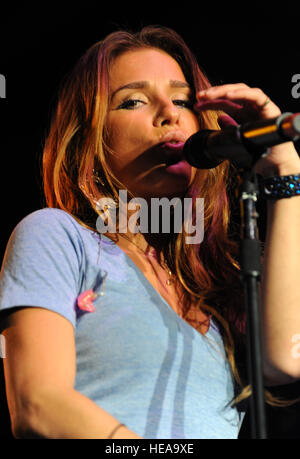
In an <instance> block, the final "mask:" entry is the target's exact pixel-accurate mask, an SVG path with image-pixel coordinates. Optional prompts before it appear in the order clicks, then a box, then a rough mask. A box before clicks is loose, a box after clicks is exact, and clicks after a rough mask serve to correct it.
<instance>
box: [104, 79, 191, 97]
mask: <svg viewBox="0 0 300 459" xmlns="http://www.w3.org/2000/svg"><path fill="white" fill-rule="evenodd" d="M169 85H170V87H171V88H188V89H190V85H189V84H188V83H186V82H185V81H180V80H170V81H169ZM149 86H150V83H149V81H133V82H132V83H127V84H124V86H120V87H119V88H118V89H116V90H115V91H114V92H113V93H112V95H111V99H113V97H114V96H115V95H116V93H117V92H119V91H122V90H123V89H146V88H149Z"/></svg>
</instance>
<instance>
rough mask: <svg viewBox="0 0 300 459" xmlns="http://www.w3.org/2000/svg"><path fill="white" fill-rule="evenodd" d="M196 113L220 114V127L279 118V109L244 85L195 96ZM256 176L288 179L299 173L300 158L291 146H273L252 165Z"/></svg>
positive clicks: (286, 143) (288, 143)
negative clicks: (213, 111) (212, 112)
mask: <svg viewBox="0 0 300 459" xmlns="http://www.w3.org/2000/svg"><path fill="white" fill-rule="evenodd" d="M196 98H197V103H196V104H195V110H197V111H198V112H201V111H202V110H222V111H224V112H225V114H224V115H221V116H220V117H219V119H218V121H219V124H220V127H221V128H226V127H228V126H232V125H236V124H237V123H238V124H243V123H246V122H249V121H256V120H264V119H271V118H275V117H277V116H279V115H280V114H281V111H280V108H279V107H278V106H277V105H276V104H275V103H274V102H273V101H271V100H270V99H269V98H268V96H267V95H266V94H265V93H264V92H263V91H262V90H261V89H259V88H250V87H249V86H247V85H246V84H244V83H237V84H225V85H221V86H214V87H211V88H209V89H206V90H204V91H200V92H199V93H198V94H197V95H196ZM255 172H256V173H258V174H261V175H263V176H272V175H288V174H295V173H298V172H300V158H299V155H298V153H297V151H296V149H295V147H294V144H293V142H285V143H283V144H280V145H276V146H274V147H272V148H270V150H269V154H268V156H267V157H264V158H261V159H260V160H259V161H257V163H256V165H255Z"/></svg>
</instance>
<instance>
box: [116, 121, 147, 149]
mask: <svg viewBox="0 0 300 459" xmlns="http://www.w3.org/2000/svg"><path fill="white" fill-rule="evenodd" d="M140 124H141V121H140V120H139V119H137V120H136V119H131V118H130V117H128V116H127V117H126V118H125V117H124V119H123V117H122V116H120V117H118V119H117V120H116V119H113V120H110V122H109V123H108V124H107V130H108V145H109V147H110V148H111V149H113V150H114V151H115V153H116V154H121V153H122V155H124V154H126V153H129V152H130V151H132V150H134V149H135V148H136V147H137V146H138V145H139V144H140V143H141V141H142V133H143V132H144V127H143V126H140Z"/></svg>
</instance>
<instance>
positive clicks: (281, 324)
mask: <svg viewBox="0 0 300 459" xmlns="http://www.w3.org/2000/svg"><path fill="white" fill-rule="evenodd" d="M280 113H281V112H280V109H279V108H278V107H277V106H276V105H275V104H274V103H273V102H272V101H271V100H270V99H269V98H268V97H267V95H266V94H264V92H263V91H262V90H260V89H258V88H251V87H249V86H247V85H246V84H243V83H239V84H225V85H222V86H215V87H211V84H210V83H209V81H208V80H207V78H206V76H205V75H204V74H203V72H202V71H201V70H200V68H199V66H198V64H197V62H196V59H195V57H194V56H193V54H192V52H191V51H190V50H189V49H188V47H187V46H186V44H185V43H184V41H183V40H182V39H181V38H180V37H179V36H178V35H177V34H176V33H175V32H174V31H172V30H170V29H167V28H164V27H146V28H144V29H143V30H141V31H140V32H139V33H136V34H131V33H129V32H125V31H119V32H114V33H112V34H110V35H109V36H108V37H106V38H105V39H104V40H103V41H101V42H98V43H96V44H95V45H93V46H92V47H91V48H90V49H89V50H88V51H87V52H86V53H85V54H84V55H83V57H82V58H81V59H80V60H79V61H78V63H77V65H76V66H75V68H74V70H73V71H72V72H71V73H70V75H69V76H68V78H66V80H65V81H64V83H63V85H62V87H61V90H60V92H59V97H58V101H57V107H56V109H55V111H54V113H53V118H52V122H51V126H50V129H49V133H48V136H47V138H46V141H45V146H44V152H43V181H44V192H45V197H46V203H47V207H45V208H43V209H40V210H37V211H35V212H33V213H31V214H30V215H28V216H26V217H25V218H24V219H23V220H22V221H21V222H20V223H19V224H18V225H17V226H16V228H15V229H14V231H13V233H12V235H11V237H10V240H9V242H8V245H7V249H6V253H5V257H4V261H3V265H2V271H1V287H0V307H1V333H2V334H3V335H4V337H5V341H6V358H5V359H4V360H3V362H4V370H5V381H6V390H7V399H8V406H9V411H10V416H11V422H12V429H13V434H14V436H15V437H17V438H40V437H42V438H98V439H105V438H115V439H116V438H122V439H126V438H132V439H135V438H136V439H137V438H162V439H172V438H173V439H176V438H186V439H188V438H189V439H193V438H195V439H200V438H207V439H208V438H237V437H238V434H239V429H240V425H241V422H242V419H243V411H242V410H241V408H240V407H239V405H238V404H237V403H235V402H237V401H239V400H242V399H244V398H247V396H248V395H249V386H248V382H247V379H246V378H245V376H244V372H243V367H244V366H245V362H244V357H243V356H244V347H245V340H244V335H245V326H244V323H245V304H244V296H243V286H242V285H241V281H240V268H239V260H238V250H237V249H238V247H237V244H236V242H235V241H234V240H233V238H232V237H230V231H229V224H230V221H231V213H230V210H231V199H230V196H231V188H232V185H231V178H232V174H233V168H232V167H231V166H230V164H229V162H228V161H224V162H223V163H221V164H220V165H219V166H218V167H216V168H214V169H209V170H200V169H195V168H194V167H192V166H191V165H190V164H189V163H188V162H187V161H185V160H184V157H183V146H184V143H185V141H186V140H187V139H188V138H189V137H190V136H191V135H192V134H194V133H195V132H197V131H199V130H201V129H204V128H207V129H220V127H221V128H223V127H225V126H227V125H228V124H230V123H232V122H233V120H232V118H233V119H234V120H235V121H236V122H238V123H243V122H246V121H253V120H264V119H268V118H274V117H276V116H279V115H280ZM231 117H232V118H231ZM255 171H256V172H257V173H259V174H260V175H261V176H262V177H263V180H265V179H268V180H271V181H272V180H273V179H272V178H271V177H279V179H278V180H279V181H281V180H283V179H282V177H283V176H288V175H292V176H293V177H292V179H291V180H293V183H296V184H299V176H297V174H299V173H300V159H299V156H298V154H297V151H296V150H295V148H294V145H293V143H292V142H286V143H284V144H281V145H279V146H275V147H273V148H272V149H271V151H270V153H269V155H268V156H267V157H265V158H263V159H260V160H259V161H258V162H257V163H256V164H255ZM296 188H297V186H296ZM296 188H295V189H296ZM298 188H299V187H298ZM298 188H297V189H298ZM121 191H122V192H123V195H122V196H127V198H125V201H124V200H123V202H122V203H121V202H120V199H119V197H120V192H121ZM125 192H126V194H125ZM271 197H273V196H271ZM278 197H279V198H282V199H274V198H273V199H269V200H268V221H267V234H266V241H265V250H264V258H263V266H262V280H261V317H262V343H263V362H264V368H263V370H264V378H265V384H266V386H272V385H278V384H287V383H290V382H294V381H295V380H297V379H299V378H300V363H299V359H298V360H297V358H296V356H295V353H293V352H292V348H293V346H294V344H293V336H295V335H297V334H299V333H300V314H299V303H300V283H299V279H298V273H299V260H300V233H299V227H300V198H299V197H297V193H296V192H292V195H291V196H290V197H288V198H284V197H283V196H281V195H280V196H278ZM163 198H165V201H164V202H168V203H169V202H171V200H173V199H174V198H175V199H177V201H176V202H177V205H181V204H184V203H186V202H188V203H191V213H190V214H188V216H186V214H184V212H181V213H178V212H177V213H176V212H175V207H174V209H173V211H172V210H171V211H170V219H171V222H170V226H169V229H168V230H167V231H166V230H165V229H164V228H163V224H162V217H163V215H162V213H160V214H159V216H157V214H155V215H154V214H153V213H152V212H151V211H150V209H151V205H152V204H153V202H157V201H154V200H155V199H163ZM200 198H201V200H202V201H199V199H200ZM103 199H106V200H107V201H105V202H108V203H115V205H116V206H115V208H114V206H111V205H104V206H103V205H102V204H103V202H104V201H103ZM131 199H138V202H139V203H140V207H143V210H145V208H146V212H144V214H143V218H144V222H145V221H147V231H135V229H134V227H133V225H129V220H130V219H132V218H133V217H134V216H136V212H137V209H138V208H137V207H136V208H134V207H133V206H130V205H129V203H130V200H131ZM188 199H189V201H187V200H188ZM134 202H137V201H134ZM199 202H203V215H202V217H203V218H201V220H199V219H198V221H197V218H196V224H195V215H199V214H197V212H196V210H197V208H196V207H197V205H198V204H199ZM121 204H122V207H123V209H124V205H125V208H126V215H127V217H126V218H127V220H126V221H125V223H128V225H124V218H123V217H124V215H123V214H122V215H121V213H120V212H117V211H118V210H119V209H120V208H121ZM131 204H132V203H131ZM183 208H184V207H183V206H182V207H181V209H183ZM164 209H165V208H164ZM183 214H184V215H183ZM175 215H176V217H175ZM178 215H181V217H182V218H181V222H180V223H181V228H182V231H175V223H176V225H177V224H178V219H179V217H178ZM112 217H113V218H114V219H115V221H114V223H115V230H113V226H109V224H108V222H109V221H110V222H111V221H112ZM121 217H122V231H121V228H120V226H121V225H120V220H121ZM146 217H147V218H146ZM187 219H189V221H190V223H191V222H193V225H194V228H195V231H197V230H199V228H200V227H201V228H203V234H202V237H201V238H198V240H197V239H192V238H188V236H189V234H188V228H187V225H185V223H186V220H187ZM141 220H142V215H141V214H140V221H141ZM154 220H155V221H154ZM131 222H132V220H131ZM105 225H107V226H106V229H107V231H106V232H105V231H104V230H103V228H105ZM137 227H138V226H137V225H136V226H135V228H137ZM190 227H191V226H190ZM101 228H102V229H101ZM153 228H155V230H153ZM151 229H152V230H151ZM269 397H271V396H269Z"/></svg>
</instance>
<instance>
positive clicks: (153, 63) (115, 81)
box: [110, 48, 186, 90]
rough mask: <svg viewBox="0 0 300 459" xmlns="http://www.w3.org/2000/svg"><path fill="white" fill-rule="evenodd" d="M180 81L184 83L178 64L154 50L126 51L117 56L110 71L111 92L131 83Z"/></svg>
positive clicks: (161, 52) (164, 53) (160, 51)
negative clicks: (117, 87)
mask: <svg viewBox="0 0 300 459" xmlns="http://www.w3.org/2000/svg"><path fill="white" fill-rule="evenodd" d="M142 80H143V81H147V80H150V81H151V80H165V81H169V80H179V81H180V80H181V81H184V82H186V79H185V76H184V74H183V71H182V69H181V67H180V65H179V64H178V62H176V61H175V59H173V57H171V56H170V55H169V54H167V53H166V52H164V51H162V50H159V49H156V48H149V49H148V48H142V49H138V50H132V51H127V52H125V53H123V54H121V55H120V56H118V57H117V58H116V59H115V60H114V62H113V63H112V66H111V69H110V84H111V88H112V90H113V89H115V88H116V86H120V85H122V84H127V83H129V82H131V81H142Z"/></svg>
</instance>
